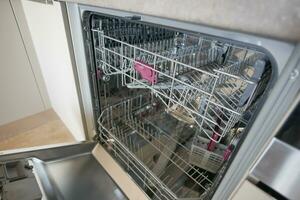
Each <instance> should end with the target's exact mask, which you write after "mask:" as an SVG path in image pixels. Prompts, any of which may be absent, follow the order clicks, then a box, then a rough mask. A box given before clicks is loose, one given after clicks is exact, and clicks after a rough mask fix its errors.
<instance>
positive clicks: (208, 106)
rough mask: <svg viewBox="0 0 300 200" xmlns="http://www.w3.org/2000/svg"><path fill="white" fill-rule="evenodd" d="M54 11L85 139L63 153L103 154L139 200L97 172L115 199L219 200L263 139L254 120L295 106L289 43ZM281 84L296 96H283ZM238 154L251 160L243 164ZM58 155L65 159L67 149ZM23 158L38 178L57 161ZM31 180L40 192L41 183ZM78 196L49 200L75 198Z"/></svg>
mask: <svg viewBox="0 0 300 200" xmlns="http://www.w3.org/2000/svg"><path fill="white" fill-rule="evenodd" d="M64 5H65V7H64V8H65V9H66V13H67V14H66V15H67V16H65V18H66V21H67V22H66V25H67V27H69V30H70V32H69V34H70V38H71V40H70V41H71V42H70V43H71V46H72V48H73V49H74V59H75V61H76V65H77V70H76V71H77V76H78V77H77V79H78V85H79V86H80V90H81V94H82V102H83V103H82V104H83V110H84V113H85V120H86V124H87V129H88V132H89V136H90V138H92V140H93V141H94V142H93V143H88V144H81V145H77V146H76V145H75V146H69V147H67V148H68V149H77V150H75V152H73V154H74V155H75V154H76V153H78V152H80V151H79V149H81V148H83V147H82V146H84V149H85V151H84V152H85V153H84V155H85V154H88V153H87V152H90V151H92V148H93V147H94V146H96V147H95V148H101V149H102V150H101V152H102V154H99V155H98V156H99V157H100V160H101V157H102V156H103V154H105V155H106V156H109V157H110V160H111V162H114V163H116V164H117V166H118V167H119V169H120V170H121V171H122V173H123V174H125V175H126V177H127V179H128V180H129V182H132V183H133V184H134V185H135V187H136V188H137V190H139V191H141V192H142V193H141V194H143V196H135V197H133V196H131V195H132V194H129V193H130V192H126V189H124V187H125V186H124V183H119V182H118V176H121V175H118V173H116V172H109V168H110V167H106V168H105V167H104V168H105V170H106V171H108V174H109V177H111V178H112V179H113V181H112V182H111V183H110V182H109V181H107V182H108V184H113V183H115V184H116V185H117V186H116V187H118V186H119V187H120V189H119V190H118V191H119V193H118V194H119V197H120V199H123V198H125V199H126V198H129V199H144V198H150V199H161V200H171V199H172V200H173V199H178V200H187V199H189V200H192V199H195V200H196V199H228V198H229V196H230V194H231V193H232V192H233V189H234V188H236V187H237V184H238V181H240V180H242V175H243V174H245V173H247V171H246V168H247V167H248V168H249V167H250V166H251V162H253V161H254V159H255V157H256V156H258V155H259V151H261V150H262V149H263V145H264V144H265V143H266V142H267V141H268V140H269V139H270V138H272V136H271V133H269V134H262V132H261V131H264V126H263V125H261V126H260V125H258V124H259V123H263V119H265V120H266V123H268V119H267V116H271V114H272V112H274V111H275V110H276V109H277V111H278V112H279V111H280V110H281V111H282V112H286V110H287V108H288V107H289V105H290V104H291V102H294V101H295V100H294V99H295V98H293V97H294V96H295V95H297V93H298V91H299V78H298V77H297V72H298V71H297V70H298V68H299V65H298V59H299V49H296V48H295V49H296V50H295V51H294V52H296V53H294V54H293V55H294V56H291V58H294V59H291V58H290V60H292V61H290V62H291V63H290V67H285V68H284V70H283V69H282V67H283V66H285V65H286V64H287V63H288V57H290V55H292V51H291V50H290V49H292V48H290V47H291V46H292V45H290V44H289V43H285V42H280V41H277V40H272V39H266V38H260V37H255V36H251V35H247V34H243V33H235V34H229V32H226V31H225V30H218V29H215V28H210V27H205V26H200V25H193V24H192V25H191V24H188V23H185V22H176V21H174V20H167V19H163V18H161V19H160V18H156V17H151V16H146V15H139V14H135V13H130V12H125V11H118V10H113V9H106V8H100V7H93V6H87V5H81V4H76V3H66V4H64ZM176 23H177V24H176ZM245 38H246V40H245ZM259 42H262V44H261V45H257V43H259ZM264 44H265V45H266V46H264ZM278 49H280V50H281V51H285V53H284V54H283V56H282V57H284V56H285V57H286V59H285V58H282V59H281V58H277V56H278V57H280V56H279V54H280V53H281V52H280V51H279V53H278ZM278 65H280V66H281V68H280V67H278ZM295 66H296V67H295ZM293 70H294V71H293ZM295 70H296V71H295ZM279 71H280V73H279ZM279 74H280V75H279ZM282 74H287V75H286V76H284V75H282ZM290 74H293V76H294V78H293V79H291V78H290ZM281 79H282V81H280V80H281ZM288 80H290V81H291V83H290V84H291V85H293V87H295V88H296V89H293V90H289V88H290V85H288V84H286V83H287V82H288ZM297 83H298V84H297ZM280 84H281V85H280ZM275 86H276V87H275ZM274 88H275V89H276V90H275V89H274ZM272 91H273V93H274V94H270V93H271V92H272ZM284 91H286V92H287V93H286V98H284V97H285V96H284V95H283V94H284ZM288 91H289V92H288ZM276 92H277V93H276ZM293 95H294V96H293ZM276 98H277V100H276ZM270 99H271V100H270ZM287 99H289V100H287ZM284 101H285V102H286V104H285V105H284V106H282V102H284ZM87 102H88V103H87ZM272 102H273V103H272ZM276 102H278V103H276ZM267 104H268V105H269V106H271V107H268V106H267ZM272 107H273V109H272ZM264 108H265V109H269V110H268V112H267V116H266V115H263V114H261V112H260V111H261V110H263V109H264ZM271 111H272V112H271ZM264 112H265V111H264ZM274 115H275V114H274ZM258 117H260V118H259V120H260V121H259V122H257V120H256V119H257V118H258ZM279 118H280V116H279ZM275 119H276V117H275ZM269 123H270V122H269ZM269 125H270V126H271V123H270V124H269ZM272 127H273V128H274V127H275V125H273V126H272ZM252 128H254V130H253V129H252ZM260 128H261V130H260ZM268 128H269V130H268V131H269V132H270V131H271V130H272V129H273V128H270V127H268ZM268 131H266V132H268ZM251 138H252V139H251ZM79 146H81V147H80V148H79ZM60 148H62V147H60ZM40 151H43V152H45V151H47V150H40ZM52 151H58V150H57V149H52ZM94 151H95V150H93V152H94ZM247 151H248V152H251V153H252V155H249V160H247ZM67 152H68V153H69V154H70V155H72V153H71V152H72V150H70V152H69V151H67ZM68 153H66V154H68ZM239 153H240V154H244V156H243V155H242V156H241V155H239ZM22 154H24V153H21V156H19V157H20V158H22V157H24V155H22ZM69 154H68V155H69ZM17 155H19V154H17ZM28 155H30V156H27V157H31V158H32V159H31V161H30V162H31V163H33V168H34V169H35V170H36V174H37V176H40V177H43V175H44V176H48V175H47V173H49V172H47V170H45V168H47V167H45V164H43V162H47V160H50V161H48V162H50V164H51V162H53V161H51V159H54V160H55V159H58V158H56V157H55V156H54V158H49V159H44V161H43V158H39V159H37V158H36V157H39V156H41V155H40V154H39V151H37V152H35V151H33V152H29V154H28ZM51 155H52V157H53V154H51ZM70 155H69V156H70ZM88 155H90V154H88ZM93 155H94V154H93ZM7 156H8V157H9V156H12V155H6V157H7ZM17 157H18V156H17ZM41 157H43V156H41ZM71 157H72V156H71ZM250 157H251V159H252V160H251V159H250ZM60 159H61V158H60ZM2 160H3V159H2ZM6 160H7V158H6ZM45 160H46V161H45ZM58 160H59V159H58ZM241 160H244V161H241ZM239 162H241V163H239ZM102 164H103V163H102ZM239 166H240V167H239ZM94 168H95V167H94ZM72 169H73V168H72V167H71V168H70V170H72ZM243 170H244V171H243ZM91 173H92V172H91ZM45 174H46V175H45ZM74 176H76V174H75V175H74ZM91 176H93V175H91ZM95 176H96V175H95ZM228 178H229V179H230V178H231V180H229V179H228ZM40 179H41V180H40V181H38V182H41V185H43V186H44V188H45V185H47V183H48V184H50V182H51V178H50V179H49V180H47V181H48V182H47V181H45V180H43V179H45V177H44V178H40ZM80 180H85V181H86V182H88V181H89V179H88V178H82V179H80ZM80 180H79V181H80ZM132 183H131V184H132ZM82 184H86V183H82ZM91 184H97V183H94V182H93V181H92V183H91ZM122 184H123V186H122ZM50 185H51V184H50ZM57 185H59V184H57ZM125 185H126V184H125ZM226 187H227V188H226ZM46 188H47V187H46ZM44 190H45V191H44V192H45V193H53V191H50V190H47V189H44ZM79 190H80V189H79ZM94 190H96V189H94ZM127 191H130V190H127ZM131 192H132V193H137V192H136V191H133V190H131ZM54 193H55V192H54ZM75 193H76V192H75ZM123 193H124V196H122V195H120V194H123ZM76 194H77V195H79V192H77V193H76ZM116 195H117V194H116ZM218 195H219V196H218ZM47 196H48V198H49V199H52V198H51V195H47ZM79 196H80V195H79ZM79 196H77V197H75V196H73V197H72V198H70V197H69V198H67V197H65V196H64V195H62V196H60V198H57V199H82V198H80V197H79ZM117 196H118V195H117ZM126 196H127V197H126ZM106 198H107V199H118V198H115V197H111V196H110V197H106ZM106 198H104V199H106ZM53 199H55V197H53ZM86 199H97V198H96V196H95V197H94V198H93V197H87V196H86Z"/></svg>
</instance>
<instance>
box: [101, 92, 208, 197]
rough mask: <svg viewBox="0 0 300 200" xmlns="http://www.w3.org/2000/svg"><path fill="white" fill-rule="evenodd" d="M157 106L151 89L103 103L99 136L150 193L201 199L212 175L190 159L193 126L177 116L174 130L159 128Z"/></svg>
mask: <svg viewBox="0 0 300 200" xmlns="http://www.w3.org/2000/svg"><path fill="white" fill-rule="evenodd" d="M153 102H154V103H153ZM158 109H160V108H159V104H156V103H155V101H153V97H151V96H150V95H139V96H137V97H134V98H131V99H127V100H124V101H121V102H120V103H117V104H115V105H112V106H110V107H107V108H106V109H105V110H104V111H103V112H102V114H101V116H100V118H99V119H98V123H99V125H100V132H101V133H102V134H101V141H102V142H104V143H105V146H106V148H107V150H108V151H109V152H111V154H112V155H113V156H114V157H115V159H116V160H118V161H119V162H120V163H121V165H122V166H123V168H124V169H126V170H128V173H129V174H130V175H132V176H133V177H134V178H135V181H136V182H137V184H138V185H139V186H140V187H141V188H142V189H143V190H144V191H145V192H146V193H147V194H148V195H149V196H150V197H151V198H152V199H201V196H202V195H204V194H205V193H206V192H208V190H209V188H210V186H211V184H212V181H211V179H210V176H211V174H210V173H209V172H208V171H206V170H203V169H200V168H198V167H196V166H194V165H192V164H191V163H190V161H189V155H190V153H191V151H190V148H189V147H188V146H189V145H190V144H191V142H192V141H189V140H192V137H191V136H192V135H193V133H194V132H193V130H192V129H191V131H190V132H189V131H185V132H183V131H182V129H183V128H186V127H185V125H184V124H183V123H181V122H179V123H178V122H177V123H176V124H175V126H176V129H174V131H172V132H166V131H165V130H163V129H161V128H160V127H159V125H157V123H156V122H158V121H160V119H159V115H161V114H162V113H161V112H157V110H158ZM155 112H156V113H158V115H155V114H154V113H155ZM168 121H172V120H171V119H170V120H168ZM172 122H174V123H175V120H173V121H172ZM165 125H166V124H165ZM173 125H174V124H172V123H171V124H169V126H170V127H172V126H173ZM166 126H168V125H166ZM176 130H177V131H176ZM180 130H181V131H180ZM182 134H184V135H182ZM184 140H185V142H183V141H184Z"/></svg>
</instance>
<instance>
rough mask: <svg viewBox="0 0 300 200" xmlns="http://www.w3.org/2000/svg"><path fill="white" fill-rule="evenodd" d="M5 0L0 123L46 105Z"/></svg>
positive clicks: (0, 7)
mask: <svg viewBox="0 0 300 200" xmlns="http://www.w3.org/2000/svg"><path fill="white" fill-rule="evenodd" d="M38 76H39V75H38V73H37V71H36V70H35V69H33V67H32V65H31V62H30V59H29V58H28V54H27V52H26V48H25V46H24V43H23V38H22V36H21V34H20V32H19V27H18V24H17V22H16V19H15V17H14V12H13V9H12V7H11V5H10V1H9V0H2V1H0V125H3V124H6V123H9V122H11V121H15V120H18V119H21V118H23V117H26V116H28V115H32V114H35V113H38V112H41V111H43V110H46V109H48V108H49V104H48V101H47V94H46V93H45V88H43V85H41V86H40V85H39V84H38V81H39V77H38Z"/></svg>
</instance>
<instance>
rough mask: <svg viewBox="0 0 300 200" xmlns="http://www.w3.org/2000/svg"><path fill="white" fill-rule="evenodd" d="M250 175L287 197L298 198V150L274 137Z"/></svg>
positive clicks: (299, 174)
mask: <svg viewBox="0 0 300 200" xmlns="http://www.w3.org/2000/svg"><path fill="white" fill-rule="evenodd" d="M251 176H253V177H254V178H255V179H257V180H259V181H261V182H263V183H264V184H266V185H268V186H269V187H271V188H272V189H274V190H275V191H277V192H278V193H280V194H281V195H283V196H285V197H286V198H288V199H294V200H296V199H299V197H300V190H299V185H300V150H298V149H296V148H294V147H292V146H290V145H288V144H286V143H284V142H282V141H280V140H278V139H276V138H274V139H273V140H272V142H271V144H270V146H269V148H268V149H267V150H266V151H265V153H264V154H263V156H262V157H261V159H260V161H259V162H258V163H257V164H256V165H255V167H254V168H253V170H252V172H251Z"/></svg>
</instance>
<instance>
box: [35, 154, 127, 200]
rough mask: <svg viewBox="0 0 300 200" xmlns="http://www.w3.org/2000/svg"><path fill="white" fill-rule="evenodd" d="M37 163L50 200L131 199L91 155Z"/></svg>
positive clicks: (37, 161) (36, 161)
mask: <svg viewBox="0 0 300 200" xmlns="http://www.w3.org/2000/svg"><path fill="white" fill-rule="evenodd" d="M33 163H34V167H35V170H36V173H37V175H38V177H39V179H40V182H41V184H42V186H43V189H44V192H45V195H46V198H47V199H48V200H52V199H65V200H68V199H69V200H77V199H78V200H82V199H89V200H99V199H109V200H123V199H127V197H126V196H125V195H124V194H123V192H122V191H121V190H120V189H119V188H118V186H117V185H116V184H115V183H114V182H113V180H112V179H111V178H110V176H109V175H108V174H107V173H106V171H105V170H104V169H103V167H102V166H101V165H100V164H99V163H98V162H97V161H96V160H95V158H94V157H93V155H92V154H91V153H86V154H81V155H75V156H72V157H69V158H64V159H62V160H54V161H49V162H43V161H41V160H38V159H33Z"/></svg>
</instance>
